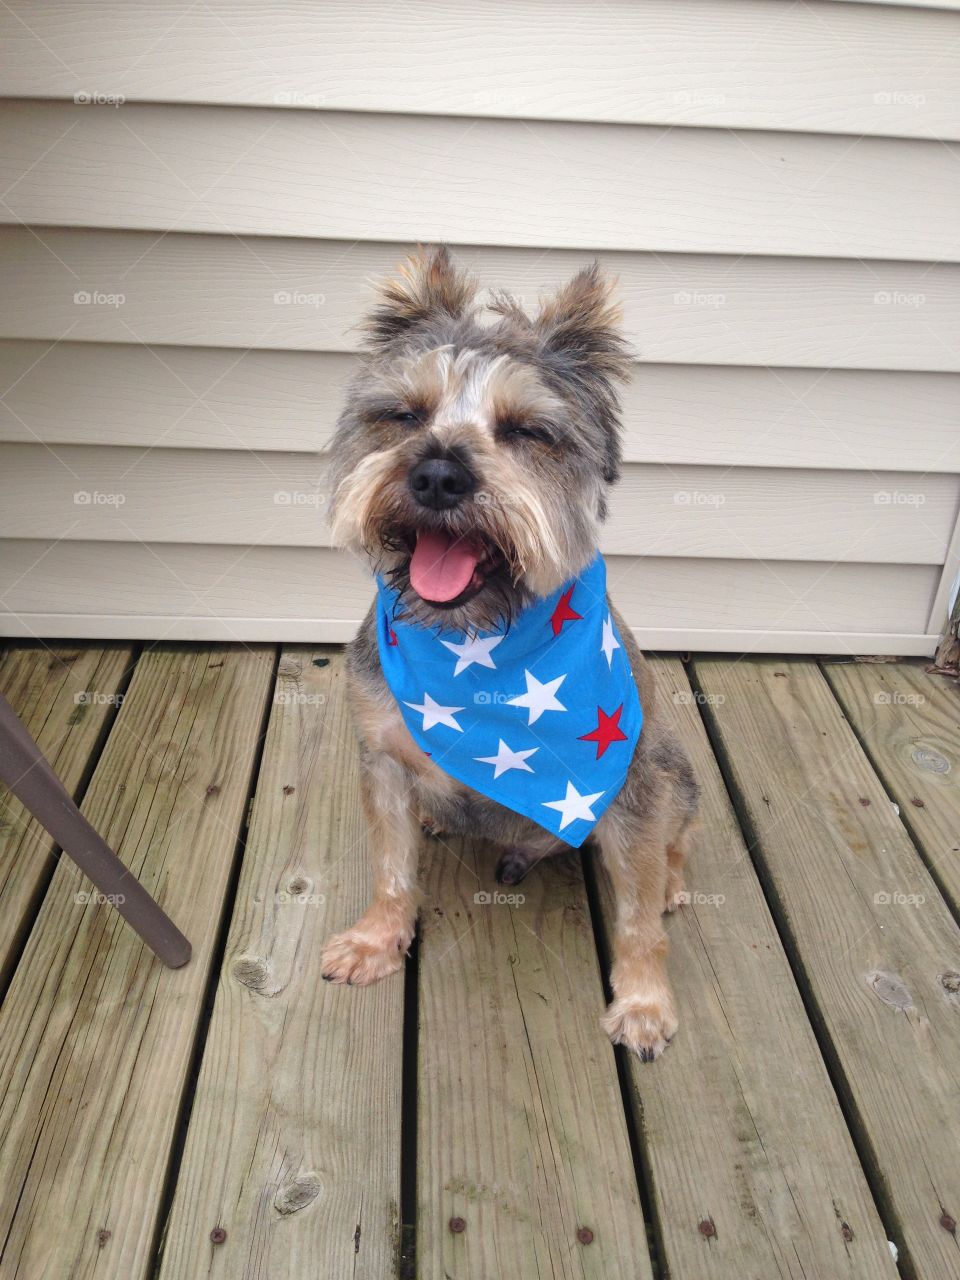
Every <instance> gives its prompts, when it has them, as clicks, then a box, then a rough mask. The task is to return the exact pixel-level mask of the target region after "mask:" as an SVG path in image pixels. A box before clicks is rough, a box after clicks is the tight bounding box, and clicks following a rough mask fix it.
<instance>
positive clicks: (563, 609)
mask: <svg viewBox="0 0 960 1280" xmlns="http://www.w3.org/2000/svg"><path fill="white" fill-rule="evenodd" d="M572 595H573V587H568V588H567V590H566V591H565V592H564V593H563V595H562V596H561V597H560V599H559V600H558V601H557V607H556V608H555V609H554V611H553V613H552V615H551V617H550V625H551V627H553V634H554V635H555V636H558V635H559V634H560V632H561V630H562V629H563V624H564V623H565V622H573V621H574V620H575V619H582V618H583V614H582V613H577V611H576V610H575V609H571V608H570V597H571V596H572Z"/></svg>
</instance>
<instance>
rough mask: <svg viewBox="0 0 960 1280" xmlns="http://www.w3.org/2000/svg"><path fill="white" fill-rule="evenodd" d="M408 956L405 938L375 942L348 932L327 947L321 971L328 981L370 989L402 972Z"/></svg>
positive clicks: (334, 938)
mask: <svg viewBox="0 0 960 1280" xmlns="http://www.w3.org/2000/svg"><path fill="white" fill-rule="evenodd" d="M405 954H406V949H405V947H404V945H403V939H402V938H390V939H380V938H378V939H376V940H371V939H370V938H368V937H364V936H363V935H362V934H359V933H356V932H354V931H353V930H352V929H348V930H347V932H346V933H338V934H336V935H335V936H334V937H332V938H331V939H330V941H329V942H328V943H327V945H326V946H325V947H324V949H323V956H322V958H321V965H320V972H321V975H322V977H323V980H324V982H338V983H343V984H345V985H346V986H348V987H368V986H370V984H371V983H373V982H379V981H380V979H381V978H387V977H389V976H390V974H391V973H398V972H399V971H400V970H401V969H402V968H403V962H404V959H405Z"/></svg>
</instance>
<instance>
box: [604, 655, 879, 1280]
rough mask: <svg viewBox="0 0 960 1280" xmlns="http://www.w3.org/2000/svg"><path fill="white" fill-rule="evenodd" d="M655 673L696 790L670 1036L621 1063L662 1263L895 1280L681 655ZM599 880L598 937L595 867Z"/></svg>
mask: <svg viewBox="0 0 960 1280" xmlns="http://www.w3.org/2000/svg"><path fill="white" fill-rule="evenodd" d="M654 667H655V672H656V678H657V693H658V712H659V714H660V715H662V716H663V717H665V719H666V720H667V721H668V722H670V723H672V724H673V725H674V726H675V728H676V731H677V732H678V734H679V735H680V737H681V739H682V741H683V744H684V746H685V748H686V750H687V752H688V754H689V756H690V759H691V762H692V764H693V767H694V771H695V772H696V775H697V780H698V781H699V783H700V786H701V788H702V797H701V817H702V823H701V827H700V829H699V831H698V833H697V839H696V844H695V848H694V853H693V857H692V859H691V863H690V865H689V867H688V869H687V889H688V892H689V893H690V895H691V901H690V902H689V903H688V904H686V905H685V906H684V907H682V908H681V910H680V911H679V912H678V913H677V914H676V915H674V916H672V917H671V918H670V921H669V927H668V932H669V937H670V956H669V968H670V974H671V978H672V981H673V986H674V991H675V994H676V997H677V1000H678V1005H679V1009H680V1030H679V1032H678V1034H677V1036H676V1038H675V1039H674V1042H673V1044H672V1045H671V1046H670V1048H669V1050H668V1051H667V1052H666V1053H665V1054H664V1056H663V1057H662V1058H661V1059H660V1060H659V1061H658V1062H657V1063H656V1064H655V1065H653V1066H650V1065H646V1064H643V1063H641V1062H639V1060H637V1059H636V1058H634V1057H632V1056H631V1057H629V1058H628V1065H629V1074H630V1079H631V1082H632V1085H633V1088H634V1090H635V1103H636V1108H635V1109H636V1112H637V1121H638V1125H640V1126H641V1127H642V1135H641V1140H642V1142H643V1145H644V1148H645V1150H646V1160H647V1162H648V1165H649V1168H650V1171H651V1180H652V1186H653V1196H654V1202H655V1208H656V1212H657V1217H658V1221H659V1229H660V1234H661V1238H662V1240H663V1246H664V1251H665V1254H666V1259H665V1261H666V1265H667V1269H668V1271H669V1274H670V1275H674V1276H678V1277H688V1276H689V1277H696V1280H774V1277H788V1276H789V1277H791V1278H792V1280H802V1278H803V1277H807V1278H808V1280H809V1278H810V1277H814V1276H823V1277H827V1276H829V1277H831V1280H835V1278H837V1280H838V1278H839V1277H841V1276H848V1277H853V1276H859V1277H862V1278H863V1280H880V1277H882V1276H886V1277H890V1278H891V1280H895V1278H896V1275H897V1269H896V1266H895V1265H894V1263H893V1259H892V1257H891V1255H890V1252H889V1249H888V1246H887V1242H886V1233H885V1232H884V1229H883V1225H882V1223H881V1221H880V1218H879V1216H878V1214H877V1211H876V1208H875V1206H874V1203H873V1199H872V1197H871V1195H870V1191H869V1189H868V1187H867V1183H866V1179H865V1177H864V1175H863V1171H862V1169H861V1167H860V1163H859V1160H858V1159H857V1155H856V1152H855V1150H854V1147H853V1143H852V1141H851V1139H850V1135H849V1133H848V1131H847V1127H846V1124H845V1123H844V1119H843V1115H842V1113H841V1110H840V1106H839V1104H838V1102H837V1099H836V1096H835V1094H834V1091H833V1087H832V1085H831V1084H830V1080H829V1077H828V1075H827V1071H826V1068H825V1067H824V1064H823V1060H822V1058H821V1056H820V1051H819V1049H818V1047H817V1043H816V1040H815V1038H814V1035H813V1032H812V1030H811V1028H810V1024H809V1022H808V1021H807V1016H806V1013H805V1012H804V1008H803V1002H802V1000H801V998H800V993H799V992H798V990H797V987H796V984H795V982H794V980H793V976H792V974H791V972H790V966H789V963H788V961H787V958H786V956H785V955H784V952H783V947H782V945H781V943H780V939H779V937H778V936H777V932H776V929H775V927H774V924H773V921H772V920H771V918H770V913H769V911H768V909H767V905H766V903H765V901H764V898H763V893H762V890H761V889H760V885H759V883H758V881H757V877H756V873H755V871H754V869H753V864H752V863H751V861H750V857H749V855H748V853H747V850H746V846H745V845H744V842H743V837H742V835H741V833H740V829H739V826H738V824H737V820H736V816H735V815H734V813H733V809H732V807H731V804H730V801H729V799H728V797H727V794H726V791H725V789H724V785H723V780H722V778H721V776H720V771H719V769H718V767H717V763H716V760H715V759H714V757H713V752H712V751H711V749H710V745H709V742H708V741H707V735H706V731H705V730H704V727H703V723H702V721H701V718H700V715H699V713H698V711H697V706H696V701H695V695H694V693H693V691H692V690H691V688H690V684H689V682H688V680H687V677H686V674H685V673H684V670H683V667H682V665H681V663H680V662H679V661H678V660H677V659H669V660H668V659H657V660H654ZM597 862H598V865H600V866H602V860H600V859H598V860H597ZM598 884H599V887H600V901H601V907H602V911H603V917H604V922H605V926H606V929H607V932H608V933H609V930H610V925H611V923H612V920H613V899H612V890H611V887H610V882H609V879H608V877H607V875H606V873H605V872H602V871H601V873H600V874H599V875H598ZM845 1228H846V1233H848V1234H850V1235H851V1238H850V1239H849V1240H848V1239H845Z"/></svg>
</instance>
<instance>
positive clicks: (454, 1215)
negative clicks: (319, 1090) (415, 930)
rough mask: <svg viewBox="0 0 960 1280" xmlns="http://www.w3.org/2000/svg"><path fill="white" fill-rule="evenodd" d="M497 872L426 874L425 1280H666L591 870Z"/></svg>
mask: <svg viewBox="0 0 960 1280" xmlns="http://www.w3.org/2000/svg"><path fill="white" fill-rule="evenodd" d="M495 860H496V855H495V854H494V853H493V851H492V850H491V849H490V848H488V847H486V846H481V845H480V844H479V842H478V843H477V844H471V843H463V842H459V841H458V842H455V843H454V842H451V841H448V840H447V839H446V838H445V837H444V838H442V839H441V840H437V841H431V842H429V844H428V846H427V848H426V850H425V853H424V858H423V862H424V871H425V875H424V888H425V899H424V905H423V908H422V912H421V941H420V988H419V992H420V1040H419V1062H418V1068H419V1097H418V1114H417V1126H418V1135H419V1137H418V1167H417V1199H418V1215H417V1269H418V1274H419V1275H420V1276H422V1277H424V1280H426V1278H427V1277H430V1278H431V1280H432V1278H433V1277H441V1276H449V1277H451V1278H452V1280H494V1278H496V1277H500V1276H523V1277H527V1276H531V1277H532V1276H539V1277H542V1280H547V1277H550V1278H553V1277H557V1278H559V1277H563V1278H564V1280H568V1278H570V1280H572V1278H573V1277H577V1278H578V1280H582V1278H583V1277H595V1278H596V1280H626V1278H627V1277H630V1278H631V1280H636V1278H637V1277H649V1276H650V1275H651V1267H650V1260H649V1254H648V1252H647V1245H646V1240H645V1231H644V1221H643V1213H642V1210H641V1206H640V1201H639V1195H638V1191H637V1184H636V1175H635V1171H634V1166H633V1162H632V1157H631V1152H630V1144H629V1138H628V1134H627V1129H626V1122H625V1118H624V1114H623V1106H622V1098H621V1094H620V1088H619V1082H618V1079H617V1072H616V1063H615V1060H614V1056H613V1049H612V1047H611V1045H610V1042H609V1041H608V1039H607V1037H606V1035H605V1034H604V1032H603V1031H602V1030H601V1028H600V1026H599V1019H600V1016H601V1014H602V1013H603V1009H604V998H603V988H602V983H601V978H600V972H599V968H598V964H597V956H596V950H595V946H594V938H593V931H592V928H591V923H590V914H589V907H588V904H587V899H586V891H585V888H584V883H583V875H582V870H581V866H580V862H579V859H578V858H576V857H574V856H568V857H566V858H564V859H563V860H562V861H561V860H554V861H552V862H549V863H548V864H544V865H543V866H542V867H538V868H534V870H533V871H532V872H531V873H530V875H529V876H528V878H527V879H526V880H525V881H524V882H523V883H522V884H521V885H519V886H516V887H515V888H504V889H502V890H501V889H500V887H499V886H497V885H496V884H495V882H494V878H493V871H494V863H495ZM457 1219H460V1220H461V1221H462V1223H463V1224H464V1227H463V1229H462V1230H460V1231H457V1230H455V1229H453V1228H452V1227H451V1222H452V1221H453V1222H454V1225H455V1226H456V1225H459V1224H457V1223H456V1220H457ZM578 1232H579V1233H581V1235H582V1238H578ZM584 1232H588V1233H589V1240H588V1239H587V1237H586V1235H583V1233H584Z"/></svg>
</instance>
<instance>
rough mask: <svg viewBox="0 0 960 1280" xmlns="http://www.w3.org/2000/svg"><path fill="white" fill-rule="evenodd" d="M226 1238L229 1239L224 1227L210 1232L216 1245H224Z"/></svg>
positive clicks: (215, 1228)
mask: <svg viewBox="0 0 960 1280" xmlns="http://www.w3.org/2000/svg"><path fill="white" fill-rule="evenodd" d="M226 1238H227V1233H226V1231H224V1229H223V1227H214V1228H213V1230H212V1231H211V1232H210V1239H211V1240H212V1241H213V1243H214V1244H223V1242H224V1240H226Z"/></svg>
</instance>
